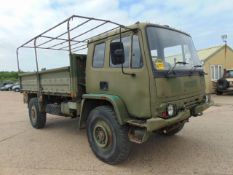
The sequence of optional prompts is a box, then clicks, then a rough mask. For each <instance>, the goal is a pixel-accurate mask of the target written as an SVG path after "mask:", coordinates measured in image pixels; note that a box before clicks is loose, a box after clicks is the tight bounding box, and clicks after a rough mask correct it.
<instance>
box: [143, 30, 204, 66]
mask: <svg viewBox="0 0 233 175" xmlns="http://www.w3.org/2000/svg"><path fill="white" fill-rule="evenodd" d="M147 36H148V41H149V49H150V53H151V59H152V61H153V65H154V68H155V69H156V70H169V69H171V68H172V67H173V66H174V65H175V63H177V62H185V63H187V64H176V66H175V68H174V70H187V69H189V70H190V69H194V68H195V67H196V68H197V67H200V65H201V62H200V60H199V58H198V56H197V53H196V50H195V47H194V45H193V42H192V39H191V37H190V36H187V35H185V34H182V33H180V32H176V31H173V30H169V29H165V28H159V27H147ZM196 68H195V69H196ZM197 69H198V68H197ZM199 69H200V68H199Z"/></svg>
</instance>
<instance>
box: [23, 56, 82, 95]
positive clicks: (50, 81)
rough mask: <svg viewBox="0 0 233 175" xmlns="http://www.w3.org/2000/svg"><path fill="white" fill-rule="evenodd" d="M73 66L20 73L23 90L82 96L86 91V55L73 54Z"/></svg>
mask: <svg viewBox="0 0 233 175" xmlns="http://www.w3.org/2000/svg"><path fill="white" fill-rule="evenodd" d="M70 60H71V62H72V64H71V65H72V66H71V67H70V66H68V67H61V68H56V69H49V70H44V71H39V72H38V74H37V72H33V73H31V72H30V73H21V74H19V79H20V85H21V91H22V92H27V93H35V94H37V93H38V92H39V93H41V94H47V95H58V96H70V97H78V98H81V95H82V94H83V93H85V66H86V55H81V54H72V55H71V57H70Z"/></svg>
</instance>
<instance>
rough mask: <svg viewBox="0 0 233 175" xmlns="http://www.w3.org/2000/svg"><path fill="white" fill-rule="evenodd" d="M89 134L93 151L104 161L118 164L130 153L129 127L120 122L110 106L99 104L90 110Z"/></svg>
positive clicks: (88, 120)
mask: <svg viewBox="0 0 233 175" xmlns="http://www.w3.org/2000/svg"><path fill="white" fill-rule="evenodd" d="M87 136H88V142H89V144H90V147H91V149H92V151H93V153H94V154H95V155H96V157H98V158H99V159H100V160H102V161H103V162H106V163H108V164H111V165H114V164H118V163H120V162H122V161H124V160H126V159H127V158H128V156H129V154H130V150H131V143H130V141H129V139H128V128H127V127H126V126H121V125H119V124H118V122H117V120H116V114H115V112H114V111H113V109H112V108H111V107H109V106H99V107H96V108H94V109H93V110H92V111H91V112H90V114H89V116H88V119H87Z"/></svg>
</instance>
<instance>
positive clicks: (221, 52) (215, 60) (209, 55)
mask: <svg viewBox="0 0 233 175" xmlns="http://www.w3.org/2000/svg"><path fill="white" fill-rule="evenodd" d="M198 56H199V58H200V59H201V60H202V61H203V63H204V71H205V72H206V73H207V75H205V81H206V92H207V93H215V83H216V82H217V80H218V79H219V78H221V77H222V75H223V72H224V69H229V68H233V49H232V48H231V47H229V46H226V47H225V45H221V46H216V47H211V48H207V49H202V50H199V51H198Z"/></svg>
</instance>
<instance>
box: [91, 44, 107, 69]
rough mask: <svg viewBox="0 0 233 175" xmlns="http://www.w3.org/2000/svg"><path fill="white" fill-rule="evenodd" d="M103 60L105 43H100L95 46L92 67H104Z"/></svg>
mask: <svg viewBox="0 0 233 175" xmlns="http://www.w3.org/2000/svg"><path fill="white" fill-rule="evenodd" d="M104 58H105V43H100V44H97V45H95V50H94V55H93V67H95V68H102V67H104Z"/></svg>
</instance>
